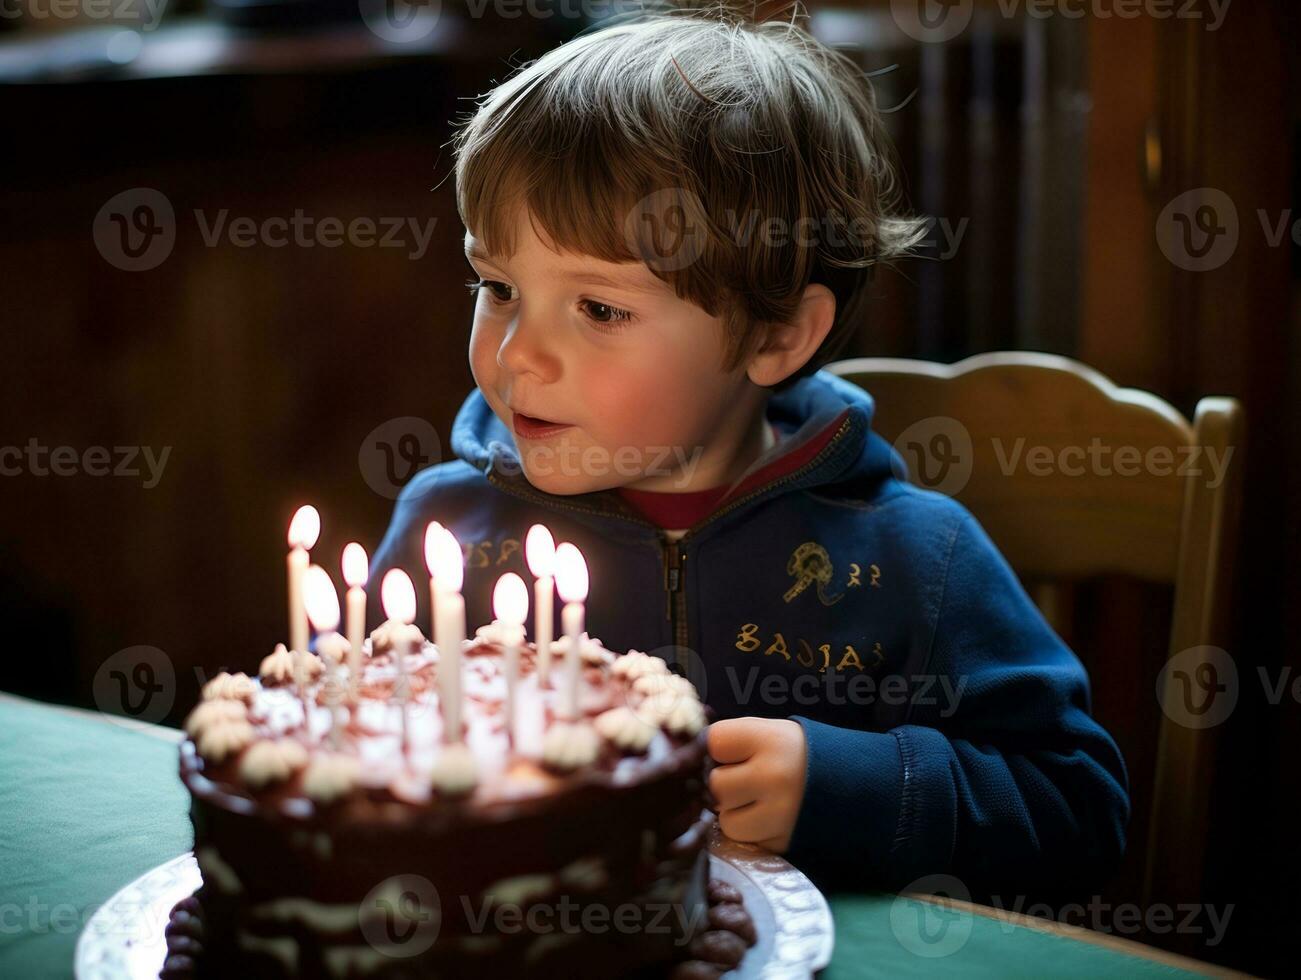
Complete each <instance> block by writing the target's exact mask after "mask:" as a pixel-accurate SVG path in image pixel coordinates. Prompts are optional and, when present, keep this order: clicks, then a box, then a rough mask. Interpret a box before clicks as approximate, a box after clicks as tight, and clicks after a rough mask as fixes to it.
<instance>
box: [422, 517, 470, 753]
mask: <svg viewBox="0 0 1301 980" xmlns="http://www.w3.org/2000/svg"><path fill="white" fill-rule="evenodd" d="M426 542H427V550H426V554H425V560H426V561H427V562H428V564H429V569H430V572H431V573H432V575H433V591H434V593H435V594H436V598H435V599H434V643H435V644H437V646H438V696H439V702H440V704H441V705H442V708H443V741H444V742H446V743H447V744H448V745H455V744H456V743H458V742H460V741H461V644H462V642H463V641H464V640H465V599H464V598H463V597H462V596H461V583H462V582H463V581H464V578H465V567H464V559H463V558H462V555H461V545H460V543H459V542H458V541H457V540H456V536H455V535H454V534H452V532H451V531H449V530H448V529H447V528H445V527H441V526H440V527H439V528H438V529H437V531H435V532H433V534H432V535H426Z"/></svg>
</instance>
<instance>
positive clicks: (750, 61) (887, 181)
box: [452, 2, 925, 390]
mask: <svg viewBox="0 0 1301 980" xmlns="http://www.w3.org/2000/svg"><path fill="white" fill-rule="evenodd" d="M797 7H798V5H797ZM452 145H453V150H454V153H455V158H456V168H455V173H456V190H457V207H458V210H459V211H460V215H461V220H462V221H463V222H464V223H465V226H466V227H467V228H468V229H469V230H470V231H471V233H472V234H473V235H474V236H475V237H476V238H478V239H480V240H481V241H483V242H484V244H485V245H486V246H487V248H488V249H489V251H491V252H492V253H494V254H497V255H502V256H504V257H509V256H510V255H512V254H513V253H514V250H515V247H516V246H515V242H514V221H515V218H516V216H517V215H518V214H519V209H520V208H521V207H524V208H526V209H527V211H528V212H529V214H530V219H531V220H532V222H533V227H534V229H535V231H536V230H537V229H538V227H539V226H541V229H542V232H544V233H545V235H542V233H539V234H540V237H545V238H546V239H549V240H550V242H551V244H552V245H553V247H554V248H556V249H558V250H560V251H567V252H574V253H579V254H586V255H591V256H594V257H596V258H599V259H602V260H605V261H608V262H628V261H639V260H640V261H643V262H646V264H647V265H648V266H649V267H650V269H651V270H652V272H654V274H655V275H656V276H658V277H659V278H660V279H661V280H662V281H664V282H665V283H666V284H668V285H669V286H670V287H671V288H672V289H673V290H674V292H675V294H676V295H677V296H678V297H679V298H681V299H686V300H689V301H690V302H692V303H695V304H696V305H697V306H699V307H700V308H701V309H703V310H704V311H705V312H706V313H708V314H709V315H710V316H721V317H722V318H723V322H724V324H725V332H726V336H725V338H724V351H725V353H724V359H723V361H724V363H723V368H724V370H727V371H730V370H733V369H735V368H736V367H737V366H739V365H740V364H741V363H743V362H744V360H745V359H746V358H748V356H749V355H750V354H751V353H753V351H755V350H757V349H758V348H759V347H760V346H761V345H762V341H763V338H764V337H765V336H766V334H767V332H768V329H769V326H770V325H772V324H780V323H786V322H789V321H790V320H791V319H792V318H793V316H794V314H795V312H796V309H797V308H798V306H799V301H800V298H801V296H802V294H803V292H804V288H805V286H807V285H808V284H809V283H822V284H824V285H826V286H827V287H828V288H829V289H830V290H831V291H832V293H833V294H834V295H835V297H836V317H835V322H834V324H833V326H832V328H831V331H830V332H829V333H828V335H827V338H826V340H825V341H824V342H823V344H822V345H821V346H820V347H819V348H818V350H817V352H816V353H815V354H814V355H813V357H812V358H811V359H810V361H809V362H808V363H807V364H806V365H805V366H804V367H803V368H802V369H800V370H799V371H797V372H796V373H795V374H794V375H792V376H791V377H789V378H788V379H786V380H785V381H784V382H782V383H781V384H779V385H775V386H774V390H780V389H781V388H784V387H786V386H787V385H789V384H791V383H793V382H794V381H795V380H797V379H798V378H800V377H803V376H805V375H807V374H809V373H811V372H812V371H813V370H815V369H816V368H818V367H819V366H821V365H822V364H825V363H826V362H827V361H829V360H831V359H832V358H833V357H834V356H835V355H836V354H837V353H838V352H839V350H840V349H841V348H842V347H843V345H844V343H845V341H846V340H847V339H848V338H849V337H850V336H851V335H852V334H853V333H854V331H855V330H856V329H857V327H858V325H859V321H858V315H859V308H860V306H861V302H862V299H863V294H864V292H865V289H866V286H867V284H868V281H869V279H870V277H871V274H872V270H873V268H874V267H875V266H876V265H878V264H880V263H883V262H889V261H890V260H892V259H895V258H898V257H900V256H902V255H905V254H908V253H909V252H910V251H911V249H912V248H913V246H915V245H916V244H917V243H918V242H919V241H920V240H921V239H922V237H923V236H924V234H925V229H924V226H923V223H922V221H921V220H920V219H917V218H913V217H905V216H902V215H900V214H898V213H897V212H896V208H897V205H898V201H899V197H900V194H899V188H898V184H897V180H896V173H895V167H894V165H893V162H892V159H891V152H890V144H889V140H888V138H887V136H886V133H885V129H884V125H883V123H882V120H881V116H880V113H879V111H878V109H877V106H876V98H875V94H874V92H873V90H872V86H871V83H870V82H869V81H868V79H867V78H866V77H865V75H864V73H863V71H862V70H861V69H859V68H858V67H857V66H856V65H855V64H854V63H853V61H851V60H850V59H849V58H848V57H846V56H845V55H844V54H842V53H840V52H837V51H835V50H833V49H831V48H828V47H827V46H826V45H824V44H822V43H821V42H820V41H818V40H817V39H815V38H814V37H812V36H811V35H810V34H808V33H807V32H806V31H805V30H804V29H803V28H802V27H799V26H796V24H795V23H794V22H793V20H792V22H780V21H772V20H770V21H766V22H761V23H756V22H753V21H752V20H750V19H749V18H748V17H747V16H746V15H745V14H743V13H740V12H738V11H737V10H736V9H735V8H733V7H731V6H729V5H728V4H727V3H726V2H721V3H720V2H713V3H708V4H707V5H706V6H704V7H697V8H694V9H692V8H688V7H686V6H684V5H683V4H682V3H681V2H679V3H678V4H675V5H674V6H673V7H671V8H668V9H664V8H661V9H648V10H645V11H642V12H638V13H637V14H635V15H634V16H633V17H632V18H630V19H625V20H622V21H620V22H616V23H613V24H610V25H608V26H601V27H600V29H598V30H595V31H593V32H591V33H587V34H581V35H579V36H578V37H576V38H574V39H573V40H571V41H569V42H567V43H565V44H563V45H561V46H560V47H557V48H555V49H553V50H551V51H549V52H547V53H546V54H545V55H543V56H542V57H540V58H538V59H536V60H535V61H532V62H529V63H527V64H525V65H523V66H521V67H520V68H519V70H518V71H516V72H515V73H514V74H513V75H511V76H510V77H509V78H507V79H506V80H505V81H503V82H502V83H500V84H499V85H497V86H496V87H495V88H494V89H492V90H491V91H490V92H489V93H488V94H487V95H486V96H484V97H483V98H482V100H481V101H479V102H478V104H477V109H476V111H474V112H473V113H472V114H471V115H470V116H469V118H468V119H466V120H465V121H464V122H463V123H461V124H459V125H458V128H457V130H456V132H455V133H454V135H453V137H452ZM666 235H667V237H668V244H669V246H670V247H669V248H668V250H667V251H666V249H665V242H666Z"/></svg>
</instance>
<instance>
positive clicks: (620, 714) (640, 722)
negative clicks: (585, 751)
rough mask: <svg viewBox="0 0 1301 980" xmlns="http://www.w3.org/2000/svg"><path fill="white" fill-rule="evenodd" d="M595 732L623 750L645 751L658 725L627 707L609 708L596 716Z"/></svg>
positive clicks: (657, 729)
mask: <svg viewBox="0 0 1301 980" xmlns="http://www.w3.org/2000/svg"><path fill="white" fill-rule="evenodd" d="M594 726H595V728H596V731H597V734H599V735H600V736H601V737H602V738H603V739H605V740H606V741H607V742H612V743H613V744H614V745H615V746H617V747H618V748H620V749H622V750H623V751H625V752H638V753H640V752H645V751H646V749H648V748H649V747H650V743H651V739H653V738H654V737H655V733H656V732H657V731H659V725H657V724H655V723H653V722H651V721H650V720H648V719H646V718H643V717H642V716H641V715H639V714H637V712H635V711H633V710H632V709H631V708H628V707H618V708H611V709H610V710H609V711H603V712H601V713H600V714H599V715H597V716H596V721H595V722H594Z"/></svg>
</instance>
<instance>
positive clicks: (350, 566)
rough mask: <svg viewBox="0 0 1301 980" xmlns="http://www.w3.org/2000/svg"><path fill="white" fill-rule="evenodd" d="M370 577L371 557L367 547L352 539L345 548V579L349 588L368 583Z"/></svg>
mask: <svg viewBox="0 0 1301 980" xmlns="http://www.w3.org/2000/svg"><path fill="white" fill-rule="evenodd" d="M368 578H370V559H369V558H367V557H366V549H365V548H363V547H362V546H361V545H359V544H358V543H357V542H356V541H350V542H349V543H348V544H347V546H346V547H344V549H343V580H344V581H345V582H347V583H348V588H350V589H357V588H361V586H363V585H365V584H366V579H368Z"/></svg>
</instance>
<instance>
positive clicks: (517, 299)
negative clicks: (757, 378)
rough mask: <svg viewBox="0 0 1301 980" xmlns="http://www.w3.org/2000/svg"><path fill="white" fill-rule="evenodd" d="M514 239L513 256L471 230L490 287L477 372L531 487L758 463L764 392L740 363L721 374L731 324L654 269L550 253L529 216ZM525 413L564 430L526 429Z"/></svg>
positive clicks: (682, 483)
mask: <svg viewBox="0 0 1301 980" xmlns="http://www.w3.org/2000/svg"><path fill="white" fill-rule="evenodd" d="M516 235H517V237H516V242H517V247H516V252H515V254H514V255H513V256H511V258H510V260H509V261H507V260H506V259H504V258H502V257H488V256H486V255H484V254H482V253H483V252H485V247H484V245H483V243H482V242H480V241H478V240H477V239H476V238H474V236H473V235H472V234H470V233H467V234H466V236H465V248H466V253H467V255H468V256H469V259H470V263H471V265H472V266H473V268H474V271H475V274H476V275H477V276H478V278H479V279H480V280H482V282H483V286H482V287H481V288H480V289H479V295H478V299H477V301H476V304H475V309H474V327H473V330H472V332H471V335H470V369H471V371H472V372H473V374H474V379H475V382H476V383H477V384H478V386H479V388H480V390H481V391H482V392H483V395H484V397H485V398H486V399H487V400H488V404H489V405H490V406H492V410H493V411H494V412H495V413H496V414H497V417H498V418H500V419H501V420H502V422H503V423H505V425H506V428H507V429H509V430H510V431H511V432H512V434H513V435H514V439H515V445H516V447H517V449H518V450H519V455H520V459H521V461H522V463H523V466H524V473H525V475H526V476H527V477H528V479H529V482H530V483H532V484H533V485H534V486H536V487H538V488H539V489H541V490H543V491H545V492H547V493H554V494H575V493H585V492H589V491H594V490H603V489H607V488H610V487H615V486H629V487H637V488H640V489H646V490H664V491H682V490H695V489H703V488H706V487H710V486H714V485H716V484H718V483H722V482H726V481H729V480H730V479H731V478H732V477H733V476H735V475H736V474H737V473H739V472H740V470H741V469H743V468H744V466H745V465H748V463H749V458H746V454H747V453H749V454H750V455H751V456H752V455H754V454H755V453H754V452H753V450H754V448H755V442H754V440H755V438H756V432H757V435H758V439H759V441H760V443H761V442H762V435H763V433H762V428H761V426H762V424H763V412H762V406H763V397H764V394H765V392H764V389H762V388H760V387H759V386H757V385H755V384H753V383H751V382H750V381H749V379H748V377H747V374H746V369H745V367H744V366H741V367H738V368H737V369H736V370H735V371H733V372H730V373H725V372H724V371H723V370H722V364H723V354H724V346H723V342H724V333H723V324H722V321H721V319H719V318H716V317H712V316H709V315H708V314H706V313H705V312H704V311H703V310H702V309H700V308H699V307H698V306H696V305H694V304H692V303H689V302H687V301H686V300H682V299H679V298H678V297H677V296H676V295H675V294H674V293H673V291H672V290H671V289H670V288H669V287H668V286H667V285H666V284H665V283H663V282H661V281H660V280H659V279H657V278H656V277H655V276H654V275H653V274H652V273H651V271H650V269H649V268H647V267H646V265H645V264H644V263H641V262H628V263H610V262H604V261H601V260H599V259H595V258H592V257H590V256H585V255H581V254H576V253H557V252H555V251H552V250H551V249H550V248H549V247H548V246H547V244H546V243H545V242H544V241H543V240H542V239H540V238H539V237H538V236H537V234H536V233H535V232H534V230H533V227H532V225H531V224H530V222H529V220H528V215H527V212H525V211H523V210H521V212H520V214H519V219H518V223H517V232H516ZM602 277H603V278H604V279H605V280H608V281H598V280H600V279H602ZM516 413H522V414H525V415H529V416H533V417H535V418H541V419H547V420H550V421H553V422H560V423H568V426H567V427H566V428H563V429H558V430H554V429H553V430H551V431H541V432H530V431H528V430H527V429H524V430H523V431H522V430H521V428H520V427H519V424H518V420H517V416H516Z"/></svg>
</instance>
